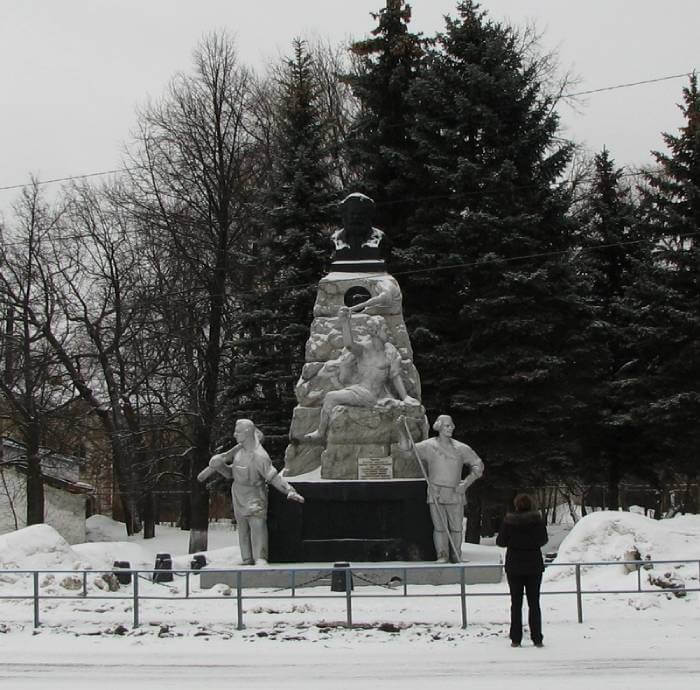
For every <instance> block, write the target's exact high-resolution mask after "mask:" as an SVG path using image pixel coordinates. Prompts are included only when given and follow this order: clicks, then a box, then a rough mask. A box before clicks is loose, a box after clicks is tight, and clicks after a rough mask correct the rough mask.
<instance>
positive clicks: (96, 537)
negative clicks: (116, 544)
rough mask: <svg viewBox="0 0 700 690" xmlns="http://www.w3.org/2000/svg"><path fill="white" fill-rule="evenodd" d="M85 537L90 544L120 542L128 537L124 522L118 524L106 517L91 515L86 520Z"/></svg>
mask: <svg viewBox="0 0 700 690" xmlns="http://www.w3.org/2000/svg"><path fill="white" fill-rule="evenodd" d="M85 535H86V540H87V541H89V542H95V541H120V540H121V539H124V537H125V536H126V529H125V528H124V523H123V522H117V521H116V520H112V519H111V518H108V517H107V516H106V515H91V516H90V517H89V518H88V519H87V520H85Z"/></svg>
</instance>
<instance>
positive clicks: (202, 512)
mask: <svg viewBox="0 0 700 690" xmlns="http://www.w3.org/2000/svg"><path fill="white" fill-rule="evenodd" d="M197 425H198V428H197V429H196V431H195V448H194V449H193V450H192V453H190V454H189V458H190V474H189V477H190V543H189V553H197V552H200V551H206V550H207V545H208V536H209V535H208V530H209V491H207V488H206V486H205V485H204V484H201V483H200V482H198V481H197V475H198V474H199V473H200V472H201V471H202V470H203V469H204V468H205V467H207V466H208V464H209V430H208V429H207V428H206V426H205V424H204V423H202V422H201V421H198V422H197Z"/></svg>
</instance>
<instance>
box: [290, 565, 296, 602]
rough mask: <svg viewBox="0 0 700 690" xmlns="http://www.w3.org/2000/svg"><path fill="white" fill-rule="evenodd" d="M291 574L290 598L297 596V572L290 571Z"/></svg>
mask: <svg viewBox="0 0 700 690" xmlns="http://www.w3.org/2000/svg"><path fill="white" fill-rule="evenodd" d="M291 574H292V583H291V584H292V587H291V589H292V597H295V596H296V595H297V571H296V570H294V569H292V571H291Z"/></svg>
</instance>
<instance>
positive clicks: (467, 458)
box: [398, 414, 484, 563]
mask: <svg viewBox="0 0 700 690" xmlns="http://www.w3.org/2000/svg"><path fill="white" fill-rule="evenodd" d="M398 427H399V447H401V448H402V449H405V450H408V449H409V448H410V447H411V446H412V445H413V448H414V450H415V452H416V454H417V456H418V459H419V460H420V463H421V465H422V469H423V472H424V474H425V477H426V479H427V481H428V504H429V506H430V516H431V518H432V520H433V529H434V531H433V541H434V543H435V551H436V553H437V562H438V563H447V562H448V561H449V560H451V561H452V562H454V563H458V562H459V561H461V560H462V558H461V552H460V550H461V545H462V519H463V517H464V504H465V501H466V499H465V494H466V491H467V489H468V488H469V487H470V486H471V485H472V484H473V483H474V482H475V481H476V480H477V479H479V477H481V476H482V475H483V473H484V463H483V462H482V460H481V458H480V457H479V456H478V455H477V454H476V453H475V452H474V451H473V450H472V449H471V448H470V447H469V446H468V445H467V444H466V443H461V442H460V441H455V440H454V439H453V438H452V434H453V432H454V428H455V425H454V423H453V422H452V417H450V416H449V415H446V414H442V415H440V416H439V417H438V418H437V419H436V420H435V423H434V424H433V429H434V430H435V431H437V432H438V435H437V437H432V438H429V439H426V440H425V441H420V442H418V443H416V444H413V443H412V441H411V438H410V437H409V436H408V435H407V433H406V427H405V424H404V419H403V418H400V419H399V422H398ZM465 465H466V466H467V467H468V468H469V470H470V471H469V474H468V475H467V477H466V479H462V467H463V466H465Z"/></svg>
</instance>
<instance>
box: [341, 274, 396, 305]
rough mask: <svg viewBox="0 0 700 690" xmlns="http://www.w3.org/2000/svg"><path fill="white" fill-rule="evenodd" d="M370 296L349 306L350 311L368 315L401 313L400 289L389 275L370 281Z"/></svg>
mask: <svg viewBox="0 0 700 690" xmlns="http://www.w3.org/2000/svg"><path fill="white" fill-rule="evenodd" d="M369 294H370V296H369V297H368V298H367V299H365V300H363V301H361V302H356V303H355V304H353V305H352V306H351V307H350V311H352V312H362V313H364V314H369V315H377V314H396V313H399V314H400V313H401V289H400V288H399V285H398V283H397V282H396V281H395V280H394V279H393V278H392V277H391V276H384V277H382V278H380V279H379V280H375V281H373V282H372V283H370V291H369Z"/></svg>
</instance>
